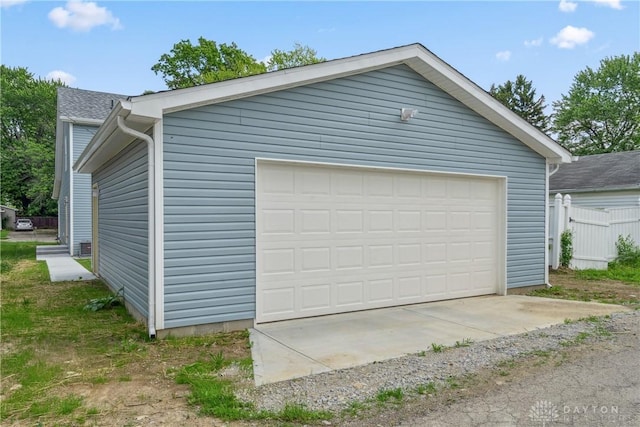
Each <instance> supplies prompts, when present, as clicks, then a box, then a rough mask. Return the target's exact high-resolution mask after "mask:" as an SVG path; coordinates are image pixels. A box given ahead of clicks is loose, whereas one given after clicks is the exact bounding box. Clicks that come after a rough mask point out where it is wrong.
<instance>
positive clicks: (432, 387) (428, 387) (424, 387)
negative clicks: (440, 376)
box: [416, 381, 438, 395]
mask: <svg viewBox="0 0 640 427" xmlns="http://www.w3.org/2000/svg"><path fill="white" fill-rule="evenodd" d="M437 392H438V387H437V386H436V383H434V382H433V381H430V382H428V383H426V384H420V385H419V386H418V387H416V393H418V394H422V395H424V394H432V395H433V394H436V393H437Z"/></svg>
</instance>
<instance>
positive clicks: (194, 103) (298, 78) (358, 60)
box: [131, 45, 417, 118]
mask: <svg viewBox="0 0 640 427" xmlns="http://www.w3.org/2000/svg"><path fill="white" fill-rule="evenodd" d="M416 49H417V45H411V46H406V47H401V48H396V49H391V50H386V51H380V52H374V53H371V54H365V55H360V56H354V57H350V58H344V59H338V60H333V61H327V62H322V63H318V64H313V65H310V66H304V67H295V68H289V69H286V70H281V71H274V72H270V73H264V74H259V75H255V76H249V77H243V78H238V79H233V80H226V81H223V82H218V83H213V84H208V85H201V86H195V87H190V88H186V89H177V90H173V91H167V92H161V93H156V94H150V95H144V96H140V97H133V98H131V103H132V115H135V116H146V117H154V118H161V117H162V114H166V113H171V112H175V111H181V110H186V109H190V108H195V107H198V106H202V105H209V104H216V103H220V102H226V101H231V100H234V99H240V98H246V97H249V96H255V95H260V94H264V93H270V92H276V91H280V90H284V89H289V88H292V87H297V86H302V85H308V84H312V83H317V82H322V81H327V80H332V79H336V78H340V77H346V76H350V75H354V74H359V73H363V72H367V71H371V70H376V69H381V68H385V67H390V66H393V65H399V64H401V63H403V62H404V61H405V60H406V59H407V58H408V57H412V56H415V54H416Z"/></svg>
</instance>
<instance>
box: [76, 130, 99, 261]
mask: <svg viewBox="0 0 640 427" xmlns="http://www.w3.org/2000/svg"><path fill="white" fill-rule="evenodd" d="M97 130H98V127H96V126H82V125H74V126H73V163H75V162H76V160H77V159H78V157H80V154H81V153H82V151H83V150H84V149H85V147H86V146H87V144H89V141H91V138H93V135H94V134H95V133H96V131H97ZM81 242H91V175H90V174H83V173H75V172H73V254H74V255H79V254H80V243H81Z"/></svg>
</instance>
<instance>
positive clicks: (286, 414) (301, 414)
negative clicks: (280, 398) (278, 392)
mask: <svg viewBox="0 0 640 427" xmlns="http://www.w3.org/2000/svg"><path fill="white" fill-rule="evenodd" d="M275 418H277V419H279V420H280V421H287V422H296V423H309V422H312V421H319V420H328V419H331V418H332V414H331V413H330V412H327V411H312V410H309V409H308V408H307V407H306V406H305V405H303V404H300V403H287V404H286V405H284V408H282V410H281V411H280V413H278V414H277V415H276V416H275Z"/></svg>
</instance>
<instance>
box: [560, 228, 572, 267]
mask: <svg viewBox="0 0 640 427" xmlns="http://www.w3.org/2000/svg"><path fill="white" fill-rule="evenodd" d="M571 258H573V232H572V231H571V230H564V231H563V232H562V234H561V235H560V265H561V266H563V267H569V264H570V263H571Z"/></svg>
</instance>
